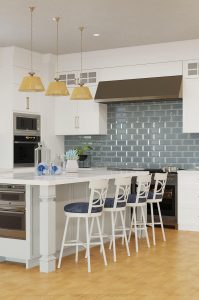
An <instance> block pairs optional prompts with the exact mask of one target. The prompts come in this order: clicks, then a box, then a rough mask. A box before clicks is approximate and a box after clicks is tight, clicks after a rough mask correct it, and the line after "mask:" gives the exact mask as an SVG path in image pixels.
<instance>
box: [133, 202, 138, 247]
mask: <svg viewBox="0 0 199 300" xmlns="http://www.w3.org/2000/svg"><path fill="white" fill-rule="evenodd" d="M135 209H136V208H135V207H133V219H134V230H135V251H136V252H137V253H138V231H137V221H136V211H135Z"/></svg>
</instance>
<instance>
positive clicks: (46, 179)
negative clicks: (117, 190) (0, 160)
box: [0, 168, 148, 185]
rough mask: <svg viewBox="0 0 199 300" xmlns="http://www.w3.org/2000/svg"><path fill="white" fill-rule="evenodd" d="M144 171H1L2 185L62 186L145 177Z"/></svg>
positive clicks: (103, 169)
mask: <svg viewBox="0 0 199 300" xmlns="http://www.w3.org/2000/svg"><path fill="white" fill-rule="evenodd" d="M145 174H148V172H147V171H146V172H143V171H111V170H107V169H106V168H93V169H90V170H87V169H80V170H79V172H78V173H66V174H61V175H51V176H49V175H44V176H37V175H35V173H34V172H33V171H32V172H28V171H26V172H25V171H24V169H21V170H19V169H18V170H16V169H13V170H0V184H1V183H4V184H6V183H8V184H29V185H60V184H70V183H78V182H88V181H92V180H97V179H114V178H116V177H117V178H118V177H124V175H125V176H132V177H133V176H138V175H145Z"/></svg>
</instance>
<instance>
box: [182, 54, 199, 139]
mask: <svg viewBox="0 0 199 300" xmlns="http://www.w3.org/2000/svg"><path fill="white" fill-rule="evenodd" d="M198 116H199V59H198V60H191V61H185V62H184V63H183V132H189V133H198V132H199V122H198Z"/></svg>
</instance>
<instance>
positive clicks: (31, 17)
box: [29, 6, 35, 75]
mask: <svg viewBox="0 0 199 300" xmlns="http://www.w3.org/2000/svg"><path fill="white" fill-rule="evenodd" d="M29 9H30V70H31V71H30V74H31V75H34V72H33V68H32V40H33V30H32V28H33V11H34V9H35V7H33V6H30V7H29Z"/></svg>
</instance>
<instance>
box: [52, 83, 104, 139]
mask: <svg viewBox="0 0 199 300" xmlns="http://www.w3.org/2000/svg"><path fill="white" fill-rule="evenodd" d="M89 88H90V90H91V93H92V95H93V97H94V96H95V90H96V87H95V86H94V87H89ZM70 92H71V91H70ZM101 105H104V104H99V103H95V102H94V100H70V99H69V98H68V99H67V98H65V97H63V98H61V99H60V98H58V97H57V98H56V99H55V134H57V135H90V134H106V129H107V118H106V117H107V112H106V109H101ZM104 107H105V108H106V105H105V106H104Z"/></svg>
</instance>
